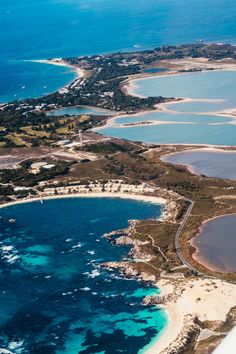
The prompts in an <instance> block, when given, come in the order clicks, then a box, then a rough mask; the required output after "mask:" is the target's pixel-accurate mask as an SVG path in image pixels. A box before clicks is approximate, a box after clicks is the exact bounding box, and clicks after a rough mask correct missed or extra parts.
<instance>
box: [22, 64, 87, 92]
mask: <svg viewBox="0 0 236 354" xmlns="http://www.w3.org/2000/svg"><path fill="white" fill-rule="evenodd" d="M24 61H26V62H32V63H39V64H47V65H55V66H62V67H65V68H70V69H71V72H74V73H75V75H76V76H75V77H74V78H73V79H72V80H70V81H69V82H68V83H67V84H65V85H63V86H60V87H58V88H57V89H56V90H54V91H53V92H51V93H54V92H57V91H60V90H64V89H67V88H68V87H69V86H71V85H73V84H76V83H77V81H78V80H80V79H82V78H83V77H84V72H83V70H82V69H81V68H78V67H76V66H73V65H70V64H68V63H67V62H65V61H64V60H63V59H61V58H55V59H29V60H24ZM43 96H45V95H43ZM43 96H42V97H43Z"/></svg>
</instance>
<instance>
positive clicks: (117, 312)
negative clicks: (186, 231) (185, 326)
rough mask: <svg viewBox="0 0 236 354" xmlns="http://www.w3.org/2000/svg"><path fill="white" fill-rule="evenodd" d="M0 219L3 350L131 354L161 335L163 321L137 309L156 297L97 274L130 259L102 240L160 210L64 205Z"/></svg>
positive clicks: (24, 208)
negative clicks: (104, 264)
mask: <svg viewBox="0 0 236 354" xmlns="http://www.w3.org/2000/svg"><path fill="white" fill-rule="evenodd" d="M0 214H1V216H2V219H1V220H0V234H1V244H0V253H1V259H0V263H1V293H0V307H1V318H0V329H1V335H0V347H1V348H6V349H10V348H12V347H13V346H14V347H15V350H14V353H24V354H36V353H39V352H41V353H50V354H59V353H60V354H61V353H63V354H77V353H84V354H85V353H101V352H103V353H106V354H113V353H118V352H122V353H127V354H136V353H141V352H142V351H143V349H144V348H145V347H146V346H147V345H150V342H151V341H155V340H156V338H157V335H158V333H160V331H161V330H162V329H164V328H165V325H166V321H167V319H166V315H165V313H164V312H163V311H160V310H158V309H157V308H156V307H153V306H150V307H144V306H143V305H142V300H143V298H144V297H145V296H146V295H151V294H156V293H157V292H158V289H156V288H154V287H153V286H152V285H150V284H143V283H141V282H140V281H136V280H133V279H125V278H124V277H123V276H121V275H120V273H119V272H117V271H107V270H105V269H104V268H101V266H100V265H101V263H102V262H106V261H118V260H121V259H124V258H126V257H127V254H128V251H129V247H127V246H121V247H115V246H113V245H112V244H111V243H110V242H108V241H107V240H106V239H105V238H103V237H102V235H103V234H104V233H105V232H110V231H112V230H116V229H120V228H124V227H127V225H128V220H129V219H145V218H153V217H154V218H156V217H160V215H161V206H160V205H156V204H151V203H145V202H139V201H135V200H129V199H119V198H68V199H56V200H45V201H44V204H41V203H40V202H32V203H25V204H21V205H20V204H19V205H14V206H9V207H6V208H2V209H0ZM10 218H15V219H16V223H15V224H10V223H9V221H8V220H9V219H10Z"/></svg>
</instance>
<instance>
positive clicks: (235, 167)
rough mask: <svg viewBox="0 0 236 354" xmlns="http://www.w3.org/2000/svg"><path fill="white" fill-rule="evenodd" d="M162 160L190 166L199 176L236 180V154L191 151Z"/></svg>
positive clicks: (164, 157)
mask: <svg viewBox="0 0 236 354" xmlns="http://www.w3.org/2000/svg"><path fill="white" fill-rule="evenodd" d="M162 160H163V161H165V162H170V163H173V164H177V165H184V166H189V167H190V168H191V169H192V170H193V172H194V173H196V174H198V175H205V176H208V177H218V178H228V179H233V180H235V179H236V152H226V151H225V152H224V151H223V150H222V151H210V150H191V151H184V152H179V153H176V154H172V155H167V156H163V157H162Z"/></svg>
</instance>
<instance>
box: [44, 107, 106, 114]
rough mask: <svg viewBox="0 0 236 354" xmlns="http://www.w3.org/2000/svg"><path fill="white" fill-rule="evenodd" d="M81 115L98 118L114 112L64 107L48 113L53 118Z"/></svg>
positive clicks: (92, 108) (90, 108)
mask: <svg viewBox="0 0 236 354" xmlns="http://www.w3.org/2000/svg"><path fill="white" fill-rule="evenodd" d="M66 114H67V115H69V116H73V115H80V114H94V115H97V116H105V115H111V114H112V111H108V110H105V109H104V110H103V109H98V108H96V107H80V106H78V107H64V108H60V109H56V110H54V111H51V112H48V115H52V116H61V115H66Z"/></svg>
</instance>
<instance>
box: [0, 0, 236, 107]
mask: <svg viewBox="0 0 236 354" xmlns="http://www.w3.org/2000/svg"><path fill="white" fill-rule="evenodd" d="M0 16H1V22H0V33H1V34H3V33H4V35H1V36H0V47H1V63H0V77H1V86H2V87H4V90H3V91H1V93H0V102H1V101H4V100H10V99H15V98H16V97H22V96H23V93H22V90H21V87H22V86H24V85H26V83H27V82H26V77H27V78H28V82H29V83H32V82H35V80H36V81H38V80H39V81H40V82H42V84H43V86H44V85H46V86H48V87H49V86H50V82H51V80H54V78H55V77H56V76H57V74H58V71H57V69H56V68H55V67H52V68H51V69H46V68H45V66H44V65H43V64H41V65H40V66H38V68H37V69H34V68H33V67H32V66H31V65H30V64H29V66H28V70H22V64H21V63H20V62H19V63H18V64H17V62H16V64H15V67H14V69H13V68H12V62H11V61H12V60H22V59H45V58H51V57H65V56H76V55H85V54H96V53H105V52H106V53H107V52H113V51H119V50H134V49H136V50H137V49H145V48H151V47H155V46H159V45H163V44H178V43H190V42H194V41H196V40H198V39H203V40H205V41H217V42H219V41H220V42H228V43H235V42H236V26H235V17H236V4H235V0H228V1H227V6H225V2H224V1H222V0H207V1H205V0H192V1H191V2H190V1H189V0H145V1H144V0H140V1H138V2H137V1H136V2H135V3H134V1H130V0H123V1H122V2H121V1H118V0H113V1H108V0H91V1H89V2H88V1H87V2H85V1H84V0H25V1H19V0H10V1H3V0H1V1H0ZM13 70H14V72H15V73H17V74H15V75H14V77H13V79H12V80H9V76H11V74H12V73H13ZM45 70H50V72H49V73H47V74H46V72H45ZM45 75H46V76H45ZM69 80H70V75H69V76H67V75H63V77H61V80H60V82H59V84H60V85H59V86H61V85H63V84H65V83H67V82H68V81H69ZM35 86H36V88H35V87H34V88H32V94H33V93H34V92H35V90H36V89H37V85H35ZM51 88H52V89H57V88H58V82H56V83H55V84H54V85H53V86H52V87H51ZM43 93H45V91H44V90H40V89H37V95H38V94H43ZM15 95H16V96H15ZM28 95H30V90H29V91H28V92H27V93H26V95H25V97H27V96H28Z"/></svg>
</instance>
